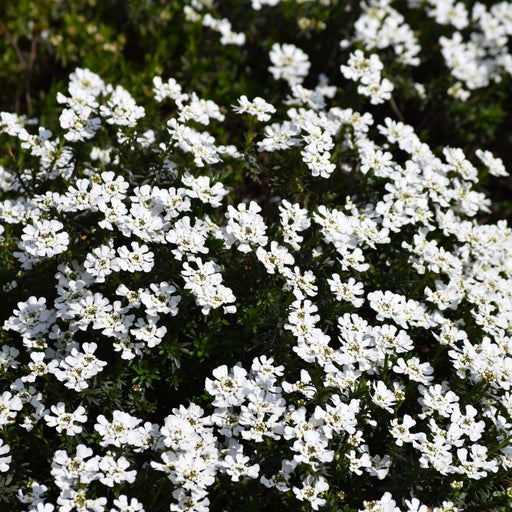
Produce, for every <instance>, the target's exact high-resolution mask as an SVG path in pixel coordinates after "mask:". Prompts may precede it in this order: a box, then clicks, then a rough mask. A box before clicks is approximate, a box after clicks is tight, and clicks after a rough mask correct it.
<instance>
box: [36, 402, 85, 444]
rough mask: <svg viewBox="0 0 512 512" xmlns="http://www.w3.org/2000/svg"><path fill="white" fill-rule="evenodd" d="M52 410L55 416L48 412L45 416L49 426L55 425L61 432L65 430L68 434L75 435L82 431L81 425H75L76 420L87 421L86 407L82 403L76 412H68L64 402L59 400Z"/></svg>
mask: <svg viewBox="0 0 512 512" xmlns="http://www.w3.org/2000/svg"><path fill="white" fill-rule="evenodd" d="M50 410H51V412H52V413H53V414H55V416H52V415H51V414H47V415H46V416H45V417H44V420H45V421H46V423H47V424H48V426H50V427H55V429H56V430H57V432H59V433H60V432H62V431H63V430H65V431H66V434H67V435H68V436H74V435H76V434H79V433H80V432H82V427H81V425H75V422H77V423H84V422H86V421H87V416H86V415H85V408H84V407H82V406H81V405H80V406H78V408H77V409H76V410H75V411H74V412H72V413H69V412H66V409H65V404H64V402H59V403H58V404H57V405H52V406H51V407H50Z"/></svg>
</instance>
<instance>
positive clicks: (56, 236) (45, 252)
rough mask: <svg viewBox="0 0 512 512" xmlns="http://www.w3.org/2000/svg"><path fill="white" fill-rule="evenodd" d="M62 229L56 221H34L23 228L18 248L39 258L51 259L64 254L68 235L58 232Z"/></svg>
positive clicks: (60, 223)
mask: <svg viewBox="0 0 512 512" xmlns="http://www.w3.org/2000/svg"><path fill="white" fill-rule="evenodd" d="M63 227H64V225H63V224H62V222H59V221H58V220H42V221H39V220H38V221H36V222H35V223H34V224H33V225H30V224H29V225H27V226H25V227H24V228H23V235H21V240H22V243H21V244H20V248H22V249H24V250H25V251H27V252H28V253H29V254H30V255H32V256H36V257H39V258H42V257H47V258H49V257H51V256H54V255H55V254H60V253H62V252H64V251H65V250H66V249H67V248H68V245H69V235H68V234H67V233H66V232H65V231H64V232H60V230H61V229H62V228H63Z"/></svg>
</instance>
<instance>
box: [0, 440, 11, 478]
mask: <svg viewBox="0 0 512 512" xmlns="http://www.w3.org/2000/svg"><path fill="white" fill-rule="evenodd" d="M10 449H11V448H10V446H9V445H8V444H4V440H3V439H0V472H1V473H5V472H6V471H9V464H10V463H11V461H12V456H11V455H8V456H7V457H3V455H5V454H6V453H9V450H10Z"/></svg>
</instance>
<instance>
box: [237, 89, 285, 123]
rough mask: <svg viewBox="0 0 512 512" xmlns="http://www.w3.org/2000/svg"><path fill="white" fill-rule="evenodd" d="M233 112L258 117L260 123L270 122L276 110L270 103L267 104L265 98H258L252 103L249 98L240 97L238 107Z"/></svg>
mask: <svg viewBox="0 0 512 512" xmlns="http://www.w3.org/2000/svg"><path fill="white" fill-rule="evenodd" d="M233 110H234V111H235V112H237V113H238V114H244V113H248V114H251V115H253V116H256V117H257V119H258V121H268V120H269V119H270V115H269V114H273V113H274V112H275V111H276V109H275V107H274V106H273V105H271V104H270V103H267V102H266V101H265V100H264V99H263V98H260V97H256V98H254V99H253V100H252V101H249V100H248V99H247V96H245V95H244V96H240V98H239V99H238V106H233Z"/></svg>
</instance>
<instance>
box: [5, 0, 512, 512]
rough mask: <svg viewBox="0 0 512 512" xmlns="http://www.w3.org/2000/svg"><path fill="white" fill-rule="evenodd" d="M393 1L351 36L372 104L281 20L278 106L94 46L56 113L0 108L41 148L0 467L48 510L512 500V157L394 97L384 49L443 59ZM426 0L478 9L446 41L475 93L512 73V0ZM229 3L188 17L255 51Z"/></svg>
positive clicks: (196, 1) (18, 239) (429, 11)
mask: <svg viewBox="0 0 512 512" xmlns="http://www.w3.org/2000/svg"><path fill="white" fill-rule="evenodd" d="M279 3H280V2H278V1H275V0H266V1H264V0H253V1H252V8H253V9H254V10H256V11H258V10H264V9H272V8H276V9H277V8H279ZM306 3H307V2H306ZM321 3H322V5H323V6H325V5H326V4H328V3H329V2H325V1H324V2H321ZM392 3H393V2H391V1H390V0H379V1H373V0H370V1H369V2H365V3H364V4H362V6H361V11H360V12H359V14H360V15H359V17H358V18H357V19H356V20H355V26H354V36H353V38H352V39H351V40H346V41H343V42H342V43H343V44H342V48H346V47H348V46H349V45H350V44H352V43H357V44H360V45H361V47H362V48H363V50H360V49H355V50H354V51H352V52H351V53H350V55H349V57H348V61H345V64H341V63H340V62H337V63H336V66H335V68H336V73H337V76H338V78H339V83H340V84H342V87H343V88H344V87H346V86H347V83H346V80H351V81H354V82H357V85H358V88H357V90H358V92H359V93H360V94H361V96H362V98H359V100H360V101H361V104H362V105H363V106H365V107H368V109H369V111H365V110H364V109H360V111H358V110H355V109H354V108H352V107H350V106H348V105H346V106H345V105H344V106H343V107H342V106H339V105H340V104H341V102H340V101H339V96H338V93H339V92H340V91H339V90H338V87H337V86H336V85H331V84H330V83H329V81H328V80H327V78H326V77H325V75H320V76H319V77H317V78H315V77H309V76H308V75H309V73H310V70H311V68H312V67H313V66H312V62H310V59H309V57H308V55H307V54H306V53H305V52H304V51H303V50H302V49H300V48H299V47H298V46H296V45H294V44H287V43H279V42H275V43H272V48H271V51H270V54H269V58H270V66H268V68H266V69H265V73H266V74H267V75H268V78H269V80H271V79H272V78H273V82H272V84H273V85H274V86H275V91H279V90H280V89H279V88H280V87H283V88H285V89H286V93H285V95H284V97H280V96H279V95H278V93H277V92H273V93H272V94H271V93H270V92H269V91H268V90H262V91H261V95H262V96H265V97H267V98H271V100H269V101H272V103H269V102H267V101H266V100H264V99H263V98H262V96H254V94H256V93H253V94H251V95H250V97H251V98H252V100H251V99H249V96H247V95H245V94H240V91H238V92H237V93H236V94H235V93H233V95H232V97H230V98H229V99H228V100H227V101H226V102H225V104H220V102H219V104H218V103H216V102H214V101H213V100H211V99H209V98H204V97H201V94H199V92H198V91H192V90H188V89H187V87H186V86H185V85H182V84H180V83H178V81H177V80H176V79H174V78H164V77H160V76H156V77H154V78H153V80H152V82H151V81H149V83H146V84H145V88H146V89H147V90H148V91H152V93H153V99H154V102H153V104H151V105H144V106H142V105H139V104H138V103H137V100H136V99H135V97H134V96H132V94H131V93H130V92H129V91H128V90H126V89H124V88H123V87H121V86H119V85H111V84H106V83H105V82H104V81H103V80H102V79H101V78H100V77H99V76H98V75H96V74H95V73H93V72H92V71H90V70H86V69H77V70H75V71H74V72H73V73H72V75H71V76H70V83H69V86H68V92H67V93H66V94H67V96H65V95H64V94H59V95H58V97H57V101H58V103H59V104H60V105H61V106H62V111H61V113H60V116H59V118H58V119H59V123H60V126H57V129H56V130H55V133H52V132H50V131H49V130H47V129H45V128H44V127H41V126H33V124H32V123H31V122H29V121H28V120H27V119H26V118H24V117H22V116H17V115H15V114H7V113H2V114H1V116H0V119H1V123H0V135H1V136H2V137H5V140H8V141H10V142H13V147H15V146H16V147H18V146H19V148H18V149H16V150H17V151H19V152H20V154H21V155H22V156H26V155H29V156H30V158H32V161H31V166H30V168H28V167H27V168H26V169H24V170H23V171H20V170H19V169H18V168H17V167H12V166H9V165H7V164H6V167H5V168H4V167H0V193H1V195H0V220H1V222H2V230H1V233H0V235H1V237H2V238H1V240H0V241H1V248H2V251H5V255H6V259H5V261H6V269H5V273H6V274H5V275H8V276H9V280H8V281H7V285H6V286H4V287H3V293H4V296H3V297H4V299H5V306H4V307H3V308H2V309H3V311H2V314H4V315H5V318H3V323H2V328H1V331H0V339H1V342H2V346H1V349H0V370H1V373H0V377H1V379H2V383H4V384H5V389H4V390H3V391H2V392H1V394H0V427H1V428H2V430H1V431H0V436H1V437H0V473H1V474H2V475H1V478H2V482H4V483H5V486H4V487H5V488H6V489H7V490H8V489H9V485H11V484H10V483H6V482H7V480H3V478H4V476H6V475H4V474H9V472H11V471H12V472H13V473H14V474H15V475H16V479H15V480H14V481H13V482H15V483H13V484H12V485H15V486H17V489H16V490H15V492H13V493H12V494H13V495H14V499H15V500H18V501H19V502H20V503H22V504H24V505H26V507H25V508H26V509H27V512H34V511H35V512H51V511H58V512H71V511H73V510H77V511H80V512H85V511H94V512H128V511H130V512H144V510H147V511H148V512H149V511H150V510H153V509H155V510H156V509H157V508H161V509H164V508H165V509H168V510H171V511H180V512H181V511H186V510H189V511H192V510H195V511H198V512H199V511H200V512H206V511H208V510H210V509H211V510H217V509H220V508H226V510H227V509H228V508H229V509H230V508H231V507H232V505H233V503H240V502H244V500H248V503H249V502H250V505H251V506H253V508H254V507H255V506H260V505H261V506H262V507H263V506H266V503H263V501H262V502H261V503H260V501H259V499H260V496H263V498H262V500H263V499H264V500H267V499H268V500H269V503H272V504H273V507H274V508H275V509H278V508H279V507H285V506H286V507H288V508H290V507H291V508H292V509H293V508H294V507H295V508H297V507H299V508H300V507H302V506H304V507H307V508H308V510H309V509H313V510H320V509H321V508H322V507H329V508H328V509H329V510H338V509H341V508H343V507H345V506H346V507H347V510H350V511H351V512H355V511H356V510H358V511H365V512H366V511H368V512H370V511H377V510H385V511H391V512H399V511H401V510H402V511H408V512H413V511H415V512H426V511H427V510H433V511H436V512H446V511H448V510H451V511H457V510H462V509H463V508H464V506H465V505H466V504H465V502H464V500H466V498H467V500H468V503H469V502H470V501H471V500H474V502H475V503H477V505H475V506H473V505H471V503H469V506H473V509H475V507H479V506H484V505H483V504H482V502H481V501H478V500H479V499H480V497H479V496H480V494H481V492H483V491H482V490H483V489H484V487H485V488H486V489H487V488H489V489H491V491H492V493H494V494H493V499H494V498H496V500H498V499H499V500H503V499H507V496H506V490H503V489H505V486H506V485H508V481H509V480H508V479H509V473H510V470H511V468H512V443H511V439H512V320H511V319H512V293H511V291H510V290H512V286H511V285H512V283H511V281H512V263H511V258H510V255H511V254H512V230H511V228H510V227H509V226H508V225H507V223H506V222H505V221H503V220H500V221H498V222H496V223H491V222H490V221H489V222H487V223H484V222H483V221H482V220H481V215H482V214H488V213H489V212H490V206H491V204H490V200H489V199H488V198H487V197H486V196H485V194H484V193H483V192H482V189H481V182H482V177H483V176H484V175H486V174H487V173H488V174H490V175H491V176H493V177H497V178H499V177H505V176H507V175H508V173H507V170H506V167H505V163H504V161H503V160H502V159H500V158H499V157H497V156H495V155H493V154H492V153H491V152H490V151H488V150H486V149H484V148H476V149H475V150H474V152H468V151H465V150H463V149H462V148H459V147H453V146H451V145H444V146H442V147H438V148H433V147H431V146H430V145H429V144H427V143H426V142H424V141H423V140H422V138H421V137H420V136H419V135H418V134H417V133H416V130H415V128H414V127H413V126H412V125H409V124H407V123H406V122H405V120H403V119H402V120H399V119H395V118H394V117H391V114H390V113H389V112H388V111H387V109H388V108H389V109H390V111H391V112H392V113H393V115H395V114H396V115H397V116H398V114H400V112H399V111H398V110H397V107H396V105H394V102H393V101H392V97H391V92H392V91H393V90H394V87H397V89H398V87H400V80H396V81H395V80H393V83H391V81H390V80H388V79H387V78H385V76H392V75H391V74H389V75H388V74H387V72H386V71H387V70H386V69H385V62H386V63H387V62H388V61H386V60H385V59H384V58H382V59H381V55H383V54H384V52H383V51H382V50H386V51H388V50H390V55H391V56H390V57H389V59H390V62H392V63H393V64H394V65H400V66H404V67H405V68H407V69H408V68H410V67H415V66H417V65H418V64H419V61H420V58H421V52H420V50H421V49H420V48H419V46H418V39H417V37H416V34H415V32H414V31H413V30H412V29H411V27H410V26H409V25H408V24H407V23H406V20H405V17H404V16H402V15H401V14H400V13H398V12H397V11H396V10H395V9H394V8H393V7H392V5H391V4H392ZM408 6H409V7H408V8H409V9H410V10H411V11H416V10H417V11H418V12H420V13H421V12H425V13H426V14H425V16H427V17H428V18H429V19H432V23H436V24H437V25H439V26H442V27H444V28H446V27H453V30H454V32H453V37H452V39H448V38H444V39H443V38H441V39H440V40H439V44H440V47H441V56H442V57H443V58H444V59H445V61H446V63H447V65H448V67H449V69H450V73H451V75H452V76H453V78H454V80H457V81H458V82H460V83H461V84H463V86H464V87H467V89H468V90H471V91H474V90H476V89H478V88H480V87H484V86H485V85H486V84H488V83H490V82H492V81H497V80H499V79H500V77H501V76H502V74H503V73H504V70H507V69H510V62H509V59H508V58H507V55H508V53H506V52H505V46H506V44H507V42H508V37H509V35H510V34H511V33H512V29H511V28H510V26H509V25H510V23H509V21H510V13H511V11H510V7H509V4H508V3H507V2H500V4H499V5H498V6H496V7H490V8H489V9H488V8H487V7H485V6H483V5H480V4H478V5H477V6H475V7H474V8H473V10H472V11H471V12H470V11H468V10H467V9H465V8H464V7H463V6H462V4H460V2H459V3H453V2H434V1H428V2H424V3H420V2H416V1H412V0H411V1H409V2H408ZM215 8H216V7H215V5H214V3H213V2H210V1H208V0H193V1H191V2H190V5H187V6H186V8H184V15H185V19H186V23H189V24H191V25H194V24H195V25H196V28H197V29H200V28H201V27H206V28H208V29H209V30H211V31H213V32H215V33H218V34H220V38H219V39H220V42H219V44H221V45H234V46H243V45H244V44H245V42H246V38H245V34H241V33H237V32H234V31H233V29H232V25H231V22H229V21H228V20H227V19H225V18H220V17H219V15H218V13H216V12H215V11H214V9H215ZM210 11H211V12H210ZM347 12H348V11H347ZM212 13H213V14H212ZM490 13H494V14H495V15H496V16H495V18H496V21H495V23H491V20H490V18H489V15H490ZM498 14H502V16H501V17H498ZM469 20H473V21H472V25H471V26H470V25H469V23H470V21H469ZM233 23H234V22H233ZM494 29H495V30H494ZM450 30H451V28H450ZM462 30H468V31H473V32H471V34H476V35H473V36H471V35H470V36H469V38H470V42H465V40H464V37H466V36H467V33H466V32H464V37H463V35H462V34H461V33H460V31H462ZM475 31H476V32H475ZM240 34H241V35H240ZM500 34H501V36H500V37H498V36H499V35H500ZM213 35H214V36H215V37H217V36H216V34H213ZM249 35H251V36H253V34H249ZM335 43H336V44H335V48H336V50H339V41H336V42H335ZM478 44H480V45H481V47H480V49H479V48H478ZM268 47H269V46H267V49H268ZM231 50H233V47H231ZM308 51H309V50H308ZM266 55H267V54H265V58H266ZM464 56H467V57H471V58H470V59H469V60H468V62H469V65H468V68H467V69H466V68H465V67H464V66H462V65H461V64H460V63H461V62H463V60H461V59H462V58H463V57H464ZM486 56H487V57H486ZM267 64H268V62H266V63H265V66H267ZM340 70H341V73H340ZM267 71H268V73H267ZM176 76H178V75H176ZM271 77H272V78H271ZM310 78H311V79H312V82H309V79H310ZM281 79H283V80H284V82H282V81H281V82H280V80H281ZM310 83H311V84H312V85H309V84H310ZM315 84H316V85H315ZM420 85H421V84H420ZM349 86H350V84H349ZM461 87H462V86H461ZM415 90H417V91H421V87H419V88H417V89H415ZM203 92H204V91H203ZM452 92H453V91H452ZM267 93H268V94H267ZM205 94H206V93H205ZM247 94H249V92H247ZM279 94H280V93H279ZM457 95H458V97H459V99H461V98H463V97H464V94H462V93H461V92H460V91H459V93H458V94H457ZM419 96H421V94H419ZM388 102H389V104H388ZM375 105H378V107H377V109H374V107H373V106H375ZM159 109H161V110H159ZM154 111H155V112H158V114H154V115H155V116H157V117H155V119H148V118H147V117H148V114H149V113H150V112H154ZM384 112H385V113H384ZM383 113H384V114H383ZM245 114H247V115H248V116H250V117H249V118H248V120H247V119H245V118H244V117H241V116H242V115H243V116H245ZM158 116H160V117H158ZM398 117H400V116H398ZM246 121H248V122H247V124H248V126H249V130H248V131H247V132H246V131H245V129H244V128H243V125H244V122H246ZM256 121H258V122H256ZM230 123H232V124H230ZM35 124H37V123H35ZM233 126H235V127H236V131H237V133H236V134H229V130H230V129H231V128H232V127H233ZM228 134H229V135H228ZM454 146H455V145H454ZM473 153H474V156H475V157H476V158H474V157H473ZM20 161H22V160H21V159H20ZM141 167H142V168H143V169H142V170H141ZM28 178H30V179H28ZM251 180H252V181H251ZM2 254H4V253H2ZM1 271H2V272H4V269H3V268H2V269H1ZM2 275H3V274H2ZM20 428H22V429H23V430H20ZM38 443H39V444H40V445H41V446H40V447H41V453H37V454H35V456H37V463H38V466H37V468H36V470H37V473H36V472H35V471H36V470H34V469H32V468H31V467H30V464H28V457H30V456H31V455H28V454H29V453H32V452H33V451H34V447H35V446H38ZM41 454H42V455H41ZM35 477H37V481H36V480H35ZM39 482H41V483H39ZM354 489H357V493H354ZM461 490H463V492H460V491H461ZM500 493H501V494H500ZM46 495H48V496H49V498H48V499H47V498H46ZM240 496H242V498H240ZM468 496H469V497H468ZM237 500H238V501H237ZM50 501H53V503H50ZM16 503H17V502H16ZM485 505H486V506H487V504H485Z"/></svg>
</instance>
